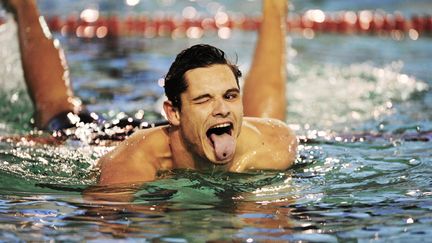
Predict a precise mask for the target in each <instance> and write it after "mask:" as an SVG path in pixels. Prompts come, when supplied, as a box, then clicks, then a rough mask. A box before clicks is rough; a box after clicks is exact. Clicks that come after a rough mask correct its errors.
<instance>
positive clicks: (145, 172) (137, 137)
mask: <svg viewBox="0 0 432 243" xmlns="http://www.w3.org/2000/svg"><path fill="white" fill-rule="evenodd" d="M153 132H154V131H153V130H152V129H149V130H141V131H137V132H135V133H134V134H133V135H132V136H131V137H130V138H128V139H127V140H125V141H123V142H122V143H121V144H120V145H119V146H118V147H116V148H115V149H114V150H112V151H111V152H110V153H108V154H107V155H105V156H103V157H102V158H101V159H100V160H99V163H98V164H99V166H100V177H99V182H98V185H112V184H121V183H129V184H131V183H136V182H146V181H153V180H155V179H156V175H157V172H158V170H159V169H160V168H161V164H160V160H159V159H158V158H157V154H155V153H156V152H155V151H158V148H156V147H155V146H158V145H160V143H161V139H160V138H158V136H157V135H156V136H155V135H154V134H153Z"/></svg>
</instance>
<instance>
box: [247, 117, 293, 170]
mask: <svg viewBox="0 0 432 243" xmlns="http://www.w3.org/2000/svg"><path fill="white" fill-rule="evenodd" d="M244 127H245V128H246V130H247V131H246V133H245V137H246V139H247V141H254V142H253V143H252V144H250V145H249V148H250V149H249V151H251V153H253V154H254V156H250V155H249V156H248V157H249V158H251V159H249V161H248V162H247V163H246V164H247V165H246V166H244V168H245V169H275V170H283V169H287V168H288V167H290V166H291V165H292V164H293V162H294V161H295V159H296V157H297V145H298V141H297V137H296V135H295V133H294V132H293V131H292V129H291V128H290V127H289V126H288V125H287V124H286V123H284V122H282V121H280V120H277V119H270V118H255V117H247V118H245V121H244ZM245 153H246V154H247V153H249V152H247V151H246V152H245Z"/></svg>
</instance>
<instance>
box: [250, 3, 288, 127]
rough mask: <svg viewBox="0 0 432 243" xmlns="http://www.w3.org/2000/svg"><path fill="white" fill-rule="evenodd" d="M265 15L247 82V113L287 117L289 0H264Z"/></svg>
mask: <svg viewBox="0 0 432 243" xmlns="http://www.w3.org/2000/svg"><path fill="white" fill-rule="evenodd" d="M262 4H263V6H262V8H263V18H262V23H261V27H260V31H259V35H258V41H257V44H256V48H255V54H254V58H253V62H252V65H251V69H250V71H249V73H248V76H247V77H246V80H245V84H244V93H243V102H244V113H245V116H252V117H268V118H276V119H280V120H285V113H286V97H285V92H286V88H285V86H286V85H285V82H286V70H285V69H286V67H285V52H286V49H285V48H286V47H285V33H286V15H287V4H288V1H287V0H263V3H262Z"/></svg>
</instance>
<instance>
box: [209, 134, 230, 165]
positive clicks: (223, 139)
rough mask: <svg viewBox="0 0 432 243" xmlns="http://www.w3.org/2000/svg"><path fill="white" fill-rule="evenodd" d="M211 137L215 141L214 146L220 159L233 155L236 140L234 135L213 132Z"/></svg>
mask: <svg viewBox="0 0 432 243" xmlns="http://www.w3.org/2000/svg"><path fill="white" fill-rule="evenodd" d="M210 139H211V140H212V142H213V146H214V149H215V153H216V158H217V159H218V160H225V159H227V158H229V157H232V155H233V153H234V150H235V142H234V138H233V136H231V135H229V134H227V133H224V134H221V135H217V134H212V135H211V136H210Z"/></svg>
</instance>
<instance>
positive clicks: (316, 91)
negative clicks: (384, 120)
mask: <svg viewBox="0 0 432 243" xmlns="http://www.w3.org/2000/svg"><path fill="white" fill-rule="evenodd" d="M402 67H403V63H402V62H392V63H389V64H387V65H385V66H382V67H377V66H374V65H373V64H372V63H369V62H366V63H355V64H351V65H347V66H339V65H335V64H325V65H311V66H295V65H289V74H290V81H289V83H288V92H287V100H288V102H289V107H287V111H288V114H289V115H288V116H289V117H288V121H289V122H290V123H291V122H293V123H297V124H302V125H300V126H304V128H305V129H306V130H307V129H311V128H314V129H336V130H337V129H346V128H348V129H351V128H354V127H356V125H355V124H361V123H362V122H365V121H368V120H376V119H378V118H380V117H382V116H385V115H390V114H392V113H393V112H394V109H393V108H394V103H395V102H396V103H400V102H404V101H406V100H408V99H409V98H410V97H411V96H412V95H413V94H414V93H416V92H421V91H425V90H427V89H428V85H427V84H426V83H424V82H422V81H420V80H417V79H416V78H415V77H412V76H408V75H406V74H404V73H402V72H401V69H402Z"/></svg>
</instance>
